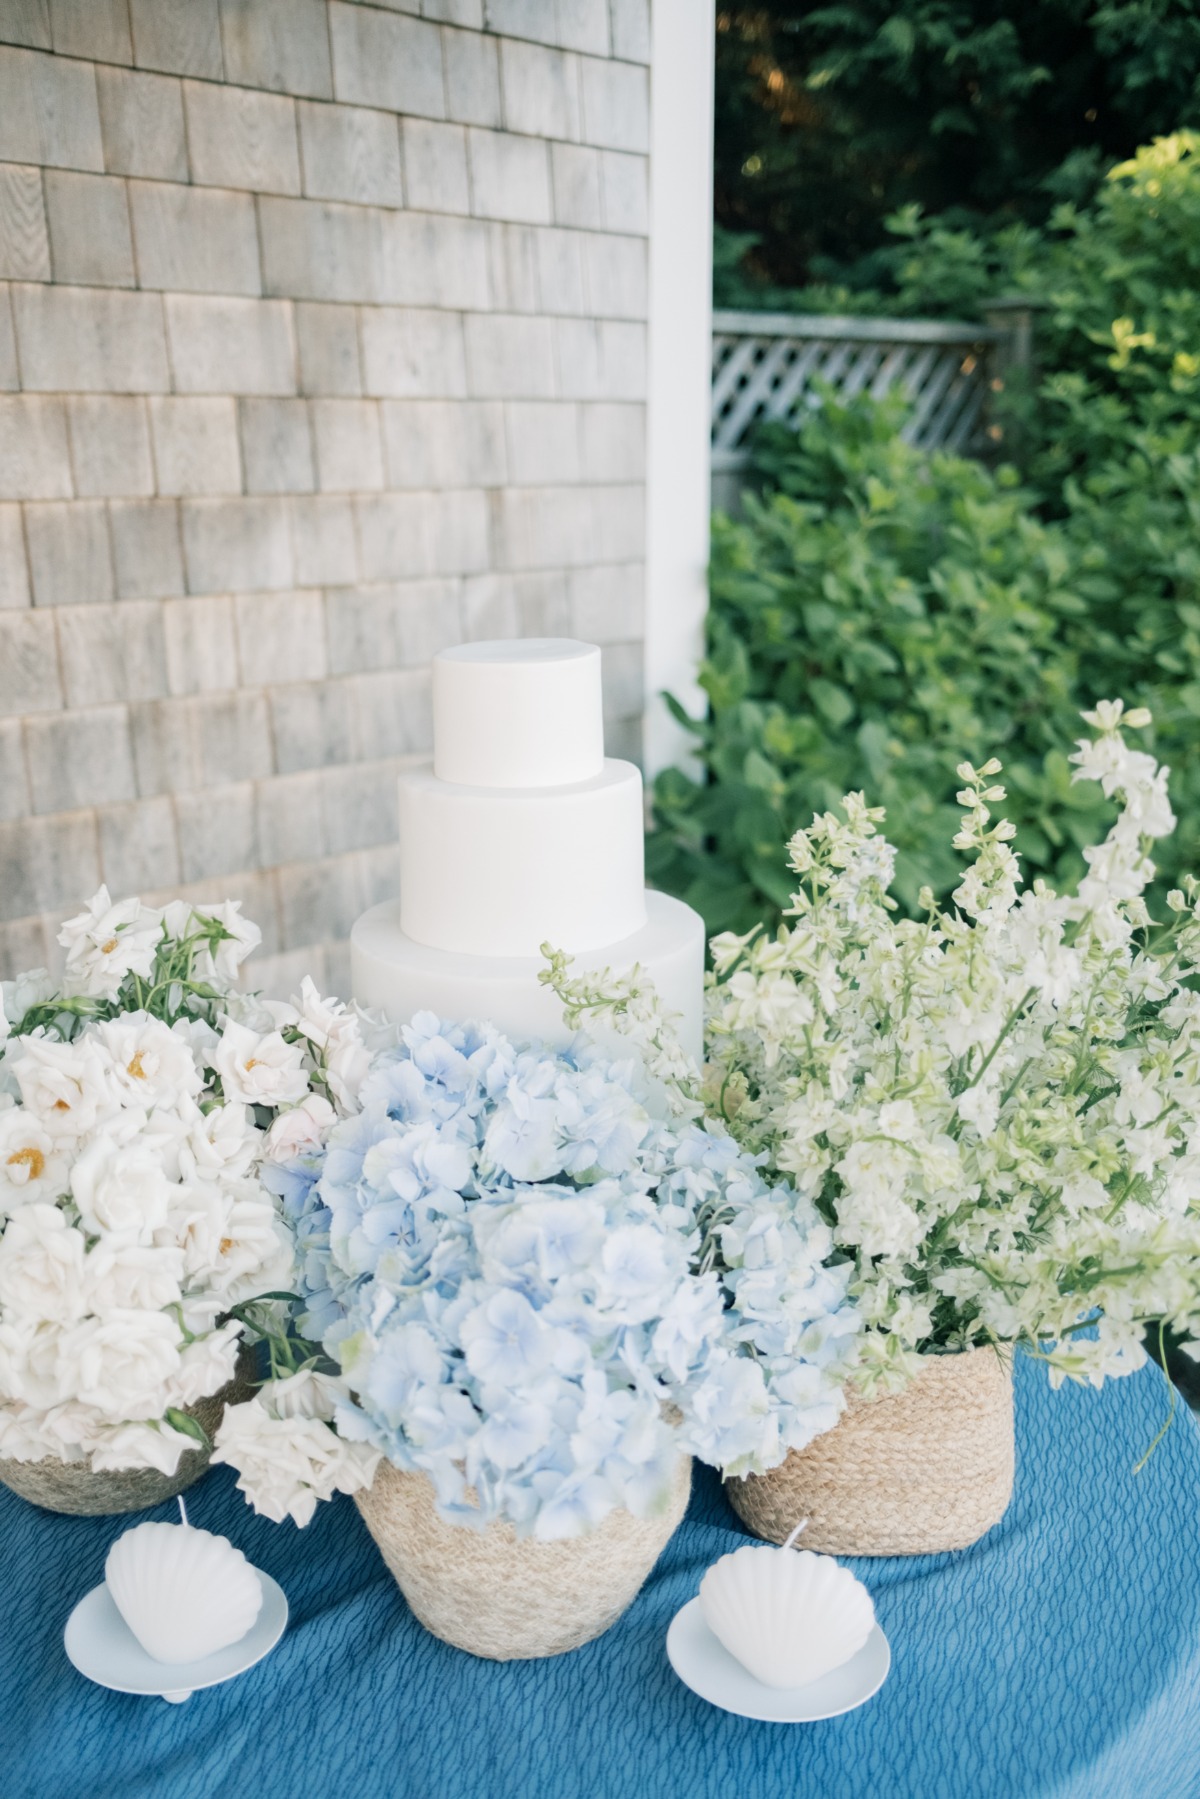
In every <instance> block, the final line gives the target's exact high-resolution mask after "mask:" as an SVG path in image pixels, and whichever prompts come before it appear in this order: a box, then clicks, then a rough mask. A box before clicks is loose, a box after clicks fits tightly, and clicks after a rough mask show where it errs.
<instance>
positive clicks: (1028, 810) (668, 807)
mask: <svg viewBox="0 0 1200 1799" xmlns="http://www.w3.org/2000/svg"><path fill="white" fill-rule="evenodd" d="M898 224H900V225H901V226H902V227H903V229H904V230H905V231H907V233H908V241H907V247H906V252H905V255H906V261H905V263H904V266H903V268H902V269H901V281H900V286H901V291H902V294H903V297H904V303H905V305H906V307H908V308H910V309H911V310H912V311H915V312H929V311H932V310H936V307H935V305H934V300H935V297H936V295H937V294H938V293H939V292H941V293H942V294H948V295H950V296H952V298H953V300H954V307H953V310H954V311H956V312H959V313H966V314H968V316H969V314H970V313H971V311H972V310H977V309H978V306H979V305H981V304H982V303H983V301H984V300H985V299H989V298H991V297H994V295H995V294H996V292H997V291H998V289H1000V288H1002V287H1004V286H1008V287H1010V288H1013V287H1015V288H1017V289H1018V290H1024V291H1027V292H1030V293H1031V294H1035V295H1037V296H1038V297H1040V298H1042V299H1043V300H1044V302H1045V310H1044V312H1043V313H1042V315H1041V317H1040V318H1039V329H1038V339H1037V341H1038V354H1039V365H1040V374H1039V378H1038V381H1037V384H1036V389H1035V390H1034V391H1031V392H1027V393H1026V394H1024V395H1021V394H1018V395H1017V396H1016V400H1015V404H1014V416H1015V417H1016V418H1017V422H1019V424H1020V426H1021V430H1020V433H1019V437H1018V440H1019V442H1020V443H1021V446H1022V450H1023V458H1022V472H1021V474H1020V475H1018V474H1017V473H1016V472H1015V471H1014V470H1013V469H1011V468H999V469H995V470H992V469H989V468H987V467H986V466H984V465H982V464H981V463H978V462H974V461H969V460H967V459H964V458H962V457H957V456H950V455H934V456H927V455H924V454H922V453H920V452H917V451H915V450H913V449H911V448H909V447H908V446H907V445H905V444H904V443H902V442H901V441H900V439H899V438H898V436H897V435H896V427H897V423H898V417H897V413H896V411H895V410H894V409H893V408H890V407H884V408H878V407H873V406H871V405H870V404H869V403H867V402H856V403H855V404H853V405H850V406H841V405H837V404H835V403H833V402H832V401H829V400H827V401H826V403H825V404H824V405H823V407H822V408H821V410H820V411H819V412H817V413H814V414H813V416H812V417H811V418H810V419H809V420H808V421H807V422H806V423H805V424H804V426H803V428H802V429H801V430H800V432H799V433H795V432H791V431H784V430H781V429H780V428H778V427H776V428H772V429H771V430H769V431H767V432H765V433H764V434H763V436H762V439H761V441H760V443H759V445H758V446H757V458H758V465H759V473H760V475H761V476H763V477H765V480H766V484H767V485H766V492H765V494H764V495H763V496H762V497H761V498H757V499H756V498H754V497H748V498H747V501H746V505H745V515H744V517H743V518H742V519H741V520H739V521H736V522H731V521H729V520H726V519H720V518H718V519H717V520H716V521H714V538H713V558H712V572H711V594H712V605H711V611H710V615H709V624H708V648H707V655H706V658H705V661H704V664H703V668H702V671H701V682H702V685H703V687H704V689H705V692H706V694H707V696H708V701H709V716H708V718H707V719H706V720H705V721H703V723H701V724H700V725H698V726H696V727H695V742H696V749H697V753H698V757H699V761H700V764H701V774H700V778H699V779H696V778H693V777H692V776H691V775H690V774H688V773H687V772H686V771H683V770H679V769H673V770H668V771H667V772H666V773H664V774H662V775H660V776H659V778H658V780H657V782H656V784H655V792H654V805H655V822H656V826H657V829H656V830H655V832H654V833H653V834H652V835H651V838H650V840H649V846H648V853H649V862H650V867H651V871H652V874H653V877H654V878H655V880H656V881H657V882H658V883H659V884H660V885H662V886H664V887H666V888H668V889H669V890H670V891H672V892H676V893H680V894H682V895H683V896H684V897H686V898H687V899H689V900H690V901H691V902H692V903H693V904H694V905H696V906H697V908H698V909H699V910H700V911H701V912H702V913H703V914H704V917H705V919H706V922H707V923H708V925H709V927H710V929H711V930H716V929H727V928H732V929H738V930H742V929H748V928H749V927H750V926H751V925H752V924H754V923H755V922H756V921H757V920H758V919H759V918H764V919H766V920H767V921H768V922H774V921H775V920H776V919H777V918H778V916H779V910H780V907H781V906H782V905H783V904H785V903H786V899H787V885H788V883H787V876H786V869H785V865H784V857H783V853H782V852H783V843H784V841H785V839H786V838H787V837H788V836H789V835H790V834H791V833H792V832H793V831H794V830H795V829H797V827H798V826H800V825H801V824H804V823H806V822H807V820H808V818H809V817H810V816H811V814H812V812H813V811H814V810H817V809H823V808H825V807H827V806H830V805H832V804H835V803H836V801H837V800H838V798H839V797H840V796H841V794H842V793H844V792H847V791H849V790H851V789H854V788H862V789H864V790H865V791H866V792H867V794H868V797H869V798H870V800H871V801H872V803H877V804H883V805H885V806H886V807H887V809H888V835H889V837H890V838H891V840H892V841H893V842H894V843H896V844H897V846H898V848H899V850H900V856H899V860H898V864H897V881H896V892H897V895H898V897H899V899H900V900H901V902H902V904H904V905H905V906H907V907H909V908H912V907H913V906H915V904H916V896H917V890H918V888H919V886H920V885H921V884H922V883H923V882H928V883H929V884H930V885H931V886H932V887H933V888H934V889H935V891H936V892H938V893H939V894H944V892H945V891H946V887H947V884H948V883H949V882H950V881H951V879H952V878H953V870H952V867H951V865H950V862H949V859H948V857H947V856H946V852H945V848H944V845H945V843H946V841H947V840H948V836H949V832H948V831H947V828H946V826H947V820H948V819H949V818H950V817H951V816H952V814H953V813H954V811H955V805H954V793H955V789H956V786H957V784H958V783H957V781H956V777H955V773H954V770H955V767H956V765H957V763H959V762H960V761H962V760H963V758H964V757H966V758H968V759H970V760H972V761H976V762H980V761H983V760H984V759H986V757H987V756H988V755H990V754H991V753H992V752H993V751H994V752H995V753H996V754H997V755H999V756H1000V757H1001V758H1002V759H1003V761H1004V764H1005V772H1004V777H1003V778H1004V781H1005V783H1006V785H1007V786H1008V789H1009V801H1008V805H1007V808H1006V809H1007V811H1008V813H1009V815H1010V816H1011V817H1012V818H1013V820H1014V822H1015V823H1016V824H1017V826H1018V837H1017V841H1016V847H1017V848H1018V849H1019V850H1020V851H1021V853H1022V856H1023V862H1024V868H1025V872H1026V875H1027V876H1032V875H1035V874H1038V873H1046V874H1047V875H1050V876H1053V878H1054V880H1055V881H1056V882H1058V883H1061V882H1067V881H1070V880H1071V879H1072V878H1073V877H1074V876H1075V875H1076V874H1077V873H1078V872H1079V871H1080V869H1081V866H1082V864H1081V862H1080V860H1079V852H1078V847H1077V846H1078V845H1079V844H1080V843H1081V842H1086V841H1087V840H1088V839H1089V838H1090V837H1092V836H1093V835H1094V833H1095V830H1096V824H1097V821H1096V811H1097V808H1099V807H1102V805H1103V802H1102V801H1101V799H1100V796H1099V794H1098V792H1097V790H1095V789H1094V788H1091V787H1089V786H1076V787H1072V786H1071V785H1070V781H1069V767H1068V763H1067V760H1066V757H1067V754H1068V752H1069V750H1070V747H1071V744H1072V742H1073V740H1074V738H1075V736H1076V735H1077V734H1078V731H1079V723H1078V713H1079V710H1080V709H1081V708H1082V707H1084V706H1087V705H1090V704H1091V703H1092V702H1093V701H1094V700H1095V699H1097V698H1106V697H1107V698H1111V697H1115V696H1117V695H1120V696H1122V697H1123V698H1125V699H1126V700H1127V701H1128V702H1129V703H1130V704H1139V705H1141V704H1144V705H1148V706H1150V707H1151V709H1152V710H1153V712H1154V715H1155V725H1154V729H1153V732H1152V733H1151V734H1150V738H1149V740H1148V743H1147V747H1149V748H1152V749H1153V750H1154V752H1155V754H1156V755H1157V756H1158V757H1159V758H1160V759H1161V760H1163V761H1166V762H1167V763H1169V764H1170V765H1171V769H1172V777H1171V793H1172V799H1173V802H1174V805H1175V808H1176V811H1177V813H1178V815H1179V821H1180V828H1179V830H1178V831H1177V832H1176V835H1175V837H1174V838H1173V839H1171V840H1170V844H1169V847H1168V846H1160V848H1161V849H1162V850H1164V852H1165V853H1164V854H1163V856H1162V864H1163V866H1162V868H1161V871H1160V872H1161V874H1162V876H1163V878H1164V879H1165V880H1171V879H1172V878H1173V877H1174V876H1176V875H1177V874H1178V873H1180V872H1181V871H1183V870H1186V869H1196V870H1197V871H1198V872H1200V136H1197V135H1196V134H1194V133H1190V132H1180V133H1177V134H1176V135H1175V136H1174V137H1171V138H1166V139H1161V140H1159V141H1157V142H1156V143H1155V144H1152V145H1150V146H1148V147H1146V148H1145V149H1143V150H1140V151H1139V152H1138V153H1137V155H1136V156H1135V157H1134V158H1133V159H1132V160H1131V161H1130V162H1128V163H1125V164H1122V165H1120V166H1119V167H1118V168H1117V169H1115V170H1113V172H1112V174H1111V176H1110V178H1109V180H1108V181H1107V182H1106V183H1105V184H1104V185H1103V187H1102V189H1101V192H1100V193H1099V195H1098V196H1097V198H1096V200H1095V201H1094V202H1093V203H1092V204H1091V205H1090V206H1089V207H1087V208H1084V209H1079V210H1076V209H1074V208H1069V207H1064V208H1060V209H1059V211H1058V212H1057V213H1056V214H1055V216H1054V219H1053V221H1052V225H1051V227H1049V228H1048V229H1047V231H1046V232H1045V233H1043V234H1039V233H1037V232H1036V231H1034V230H1033V229H1032V228H1030V227H1026V226H1017V227H1012V228H1009V229H1008V230H1007V231H1006V232H1005V233H1003V234H1001V235H1000V236H999V237H997V238H995V239H993V240H990V241H989V242H988V243H986V244H984V245H982V246H980V245H979V244H978V243H975V244H974V247H972V244H971V243H969V242H965V241H964V242H960V241H958V240H959V238H960V237H961V236H962V235H963V234H959V233H955V232H953V231H950V230H948V229H947V228H945V227H944V226H943V225H940V224H939V223H938V222H937V221H936V220H934V221H929V220H921V219H917V218H915V217H909V218H908V219H906V220H904V221H898ZM972 295H974V296H975V299H974V302H973V300H972ZM943 309H944V310H950V308H948V307H945V308H943ZM1014 435H1017V434H1014Z"/></svg>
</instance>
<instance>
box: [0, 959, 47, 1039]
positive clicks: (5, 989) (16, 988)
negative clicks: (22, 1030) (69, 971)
mask: <svg viewBox="0 0 1200 1799" xmlns="http://www.w3.org/2000/svg"><path fill="white" fill-rule="evenodd" d="M57 991H58V990H57V988H56V987H55V985H54V982H53V981H52V980H51V979H50V976H49V975H48V974H47V972H46V970H45V969H44V968H31V969H30V970H29V972H28V973H27V974H19V975H18V976H17V978H16V980H15V981H0V1043H6V1042H7V1041H8V1038H9V1035H10V1034H11V1032H12V1029H13V1027H14V1025H18V1024H20V1022H21V1020H22V1019H23V1018H24V1016H25V1014H26V1013H27V1012H28V1010H29V1008H30V1007H31V1006H40V1005H43V1004H44V1003H45V1001H46V1000H48V999H53V998H54V995H55V993H56V992H57Z"/></svg>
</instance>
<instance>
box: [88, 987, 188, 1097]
mask: <svg viewBox="0 0 1200 1799" xmlns="http://www.w3.org/2000/svg"><path fill="white" fill-rule="evenodd" d="M96 1036H97V1038H98V1039H99V1041H100V1042H101V1043H102V1044H103V1045H104V1048H105V1050H106V1051H107V1052H108V1055H109V1057H110V1059H111V1062H110V1067H109V1078H110V1080H111V1082H112V1086H113V1090H114V1092H115V1093H116V1095H117V1097H118V1099H119V1100H120V1103H121V1104H122V1105H130V1104H133V1105H138V1106H141V1107H143V1108H144V1109H145V1110H146V1111H147V1112H151V1111H153V1110H154V1108H155V1107H156V1106H163V1107H167V1108H170V1107H173V1106H175V1105H177V1104H178V1102H179V1100H180V1099H181V1098H184V1097H186V1098H188V1099H192V1100H194V1099H196V1098H197V1097H198V1096H199V1093H200V1091H201V1087H202V1085H203V1082H202V1080H201V1076H200V1070H199V1069H198V1068H197V1066H196V1061H195V1057H194V1056H193V1055H192V1051H191V1047H190V1045H189V1044H188V1043H187V1042H186V1041H185V1040H184V1039H183V1038H182V1037H179V1036H176V1034H175V1032H174V1031H172V1030H170V1029H169V1028H168V1027H167V1026H166V1025H165V1024H163V1022H162V1020H161V1019H158V1018H150V1017H148V1016H147V1014H146V1013H145V1012H125V1013H122V1015H121V1017H120V1018H113V1019H110V1020H108V1021H107V1022H106V1023H103V1024H98V1025H97V1026H96Z"/></svg>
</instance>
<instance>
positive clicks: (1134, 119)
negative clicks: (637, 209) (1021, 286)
mask: <svg viewBox="0 0 1200 1799" xmlns="http://www.w3.org/2000/svg"><path fill="white" fill-rule="evenodd" d="M1197 124H1200V6H1197V4H1196V3H1195V0H1107V3H1105V0H901V3H900V4H897V3H896V0H847V3H844V4H839V5H824V6H822V5H813V4H810V3H806V0H771V3H770V4H765V5H764V4H759V5H753V4H744V5H720V4H719V6H718V20H717V130H716V216H717V223H718V227H719V243H718V257H717V265H718V266H717V286H716V293H717V302H718V304H719V305H739V304H740V305H747V306H762V305H764V304H770V305H781V304H782V305H788V304H800V305H802V306H806V307H807V308H808V309H810V310H812V309H814V307H815V304H816V301H817V300H818V299H819V298H820V297H821V296H819V295H811V294H810V295H808V296H807V297H806V298H803V299H802V298H799V296H798V294H797V291H796V290H799V289H803V288H804V287H805V286H806V285H811V284H814V283H815V284H819V285H821V286H826V287H828V286H833V287H837V286H844V287H846V288H848V289H849V290H850V291H851V292H854V291H857V290H862V289H877V290H879V291H880V292H881V293H882V294H884V295H886V294H887V293H889V292H891V291H894V289H895V286H896V273H895V271H896V258H895V254H894V250H893V246H892V245H891V244H890V242H889V236H888V231H887V228H886V223H885V221H886V220H887V218H888V217H889V215H891V214H894V213H896V212H898V211H899V210H900V209H901V208H903V207H907V206H916V207H919V208H920V209H921V210H922V211H924V212H925V213H927V214H931V215H936V216H938V217H939V218H941V219H942V221H943V223H945V224H947V225H952V226H957V227H960V228H961V227H968V228H971V229H974V230H976V231H983V232H986V233H990V232H993V231H995V230H996V229H997V228H999V227H1000V226H1001V225H1003V224H1005V223H1011V222H1013V221H1015V220H1021V221H1024V222H1026V223H1030V224H1035V225H1036V224H1042V223H1044V222H1045V221H1046V220H1047V219H1048V217H1049V215H1050V213H1051V211H1052V209H1053V207H1054V206H1055V205H1056V204H1057V203H1059V202H1061V201H1063V200H1074V201H1077V202H1082V201H1085V200H1086V199H1088V198H1089V197H1090V195H1091V194H1092V193H1094V191H1095V189H1096V187H1097V185H1098V183H1099V181H1100V180H1101V178H1102V176H1103V174H1104V171H1105V170H1106V169H1107V168H1108V167H1109V166H1111V164H1113V163H1115V162H1118V161H1120V160H1122V159H1123V158H1125V157H1127V156H1129V155H1131V154H1132V153H1133V151H1134V149H1135V148H1136V147H1137V146H1138V145H1139V144H1143V143H1146V142H1147V141H1148V140H1150V139H1151V138H1153V137H1155V136H1158V135H1161V134H1163V133H1166V132H1170V131H1173V130H1176V129H1177V128H1178V127H1179V126H1184V125H1197ZM730 234H732V236H731V235H730Z"/></svg>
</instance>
